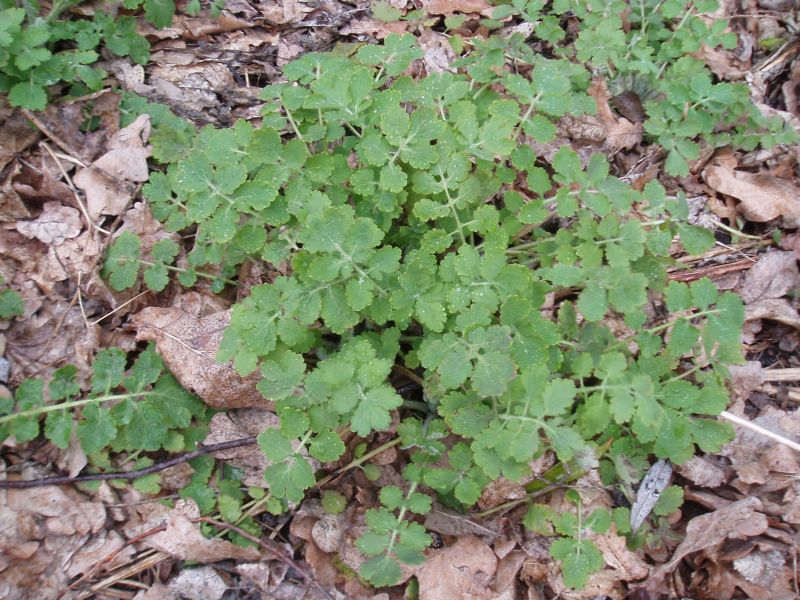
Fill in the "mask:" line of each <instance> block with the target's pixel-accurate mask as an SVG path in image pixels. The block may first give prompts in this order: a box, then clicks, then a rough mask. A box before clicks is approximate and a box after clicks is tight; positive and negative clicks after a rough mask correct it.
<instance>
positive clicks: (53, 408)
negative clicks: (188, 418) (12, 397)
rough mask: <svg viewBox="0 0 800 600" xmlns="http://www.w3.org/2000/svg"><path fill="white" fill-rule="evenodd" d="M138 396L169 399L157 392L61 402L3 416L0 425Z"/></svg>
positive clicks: (0, 418)
mask: <svg viewBox="0 0 800 600" xmlns="http://www.w3.org/2000/svg"><path fill="white" fill-rule="evenodd" d="M139 396H161V397H163V398H167V399H169V396H167V395H166V394H160V393H158V392H134V393H130V394H112V395H110V396H97V397H95V398H84V399H83V400H73V401H71V402H62V403H61V404H53V405H51V406H38V407H36V408H31V409H28V410H23V411H20V412H17V413H14V414H11V415H4V416H2V417H0V425H2V424H3V423H8V422H9V421H13V420H14V419H16V418H18V417H33V416H38V415H43V414H45V413H49V412H55V411H57V410H63V409H65V408H76V407H78V406H85V405H87V404H92V403H94V402H97V403H102V402H111V401H113V400H125V399H126V398H137V397H139Z"/></svg>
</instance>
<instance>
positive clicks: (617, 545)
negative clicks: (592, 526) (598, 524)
mask: <svg viewBox="0 0 800 600" xmlns="http://www.w3.org/2000/svg"><path fill="white" fill-rule="evenodd" d="M592 541H593V542H594V544H595V546H597V549H598V550H600V552H601V553H602V554H603V559H604V560H605V561H606V566H607V567H610V568H611V569H612V570H613V573H614V577H615V578H616V580H617V581H635V580H638V579H644V578H645V577H647V575H648V573H650V566H649V565H648V564H647V563H646V562H644V561H643V560H642V559H641V558H639V556H637V555H636V554H635V553H633V552H631V551H630V550H628V546H627V541H626V540H625V537H624V536H620V535H617V534H616V533H605V534H602V535H597V536H594V537H593V538H592Z"/></svg>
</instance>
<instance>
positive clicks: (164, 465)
mask: <svg viewBox="0 0 800 600" xmlns="http://www.w3.org/2000/svg"><path fill="white" fill-rule="evenodd" d="M256 443H257V441H256V436H254V435H252V436H250V437H246V438H240V439H238V440H230V441H227V442H220V443H218V444H208V445H205V444H200V445H199V447H198V448H197V450H192V451H191V452H187V453H186V454H181V455H180V456H176V457H175V458H171V459H169V460H165V461H164V462H160V463H156V464H154V465H151V466H149V467H146V468H144V469H138V470H136V471H121V472H117V473H92V474H90V475H78V476H77V477H68V476H63V477H45V478H44V479H31V480H29V481H23V480H16V481H0V489H15V490H19V489H27V488H35V487H42V486H46V485H70V484H73V483H80V482H83V481H107V480H109V479H138V478H140V477H144V476H145V475H150V474H151V473H158V472H159V471H163V470H164V469H169V468H170V467H174V466H175V465H180V464H183V463H185V462H188V461H190V460H192V459H193V458H197V457H198V456H203V455H205V454H212V453H214V452H219V451H221V450H230V449H231V448H241V447H243V446H253V445H255V444H256Z"/></svg>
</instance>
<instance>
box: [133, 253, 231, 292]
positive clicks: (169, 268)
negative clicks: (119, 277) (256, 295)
mask: <svg viewBox="0 0 800 600" xmlns="http://www.w3.org/2000/svg"><path fill="white" fill-rule="evenodd" d="M129 260H136V262H138V263H139V264H141V265H144V266H146V267H157V266H159V265H160V266H162V267H164V268H165V269H166V270H167V271H174V272H176V273H189V272H190V271H191V269H182V268H181V267H173V266H172V265H165V264H164V263H153V262H150V261H148V260H142V259H141V258H137V259H129ZM193 272H194V274H195V275H197V276H198V277H202V278H204V279H211V280H212V281H214V280H217V279H219V280H220V281H224V282H225V283H227V284H229V285H234V286H236V287H242V284H241V283H239V282H238V281H234V280H233V279H226V278H225V277H219V276H218V275H213V274H211V273H204V272H203V271H193Z"/></svg>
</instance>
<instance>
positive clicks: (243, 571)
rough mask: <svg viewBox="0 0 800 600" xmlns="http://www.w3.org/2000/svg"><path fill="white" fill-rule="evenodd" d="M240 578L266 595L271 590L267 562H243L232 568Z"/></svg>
mask: <svg viewBox="0 0 800 600" xmlns="http://www.w3.org/2000/svg"><path fill="white" fill-rule="evenodd" d="M233 570H234V571H236V572H237V573H238V574H239V575H241V577H242V579H243V580H244V581H246V582H247V583H249V584H250V585H251V586H253V587H255V588H256V589H257V590H258V591H259V592H261V593H262V594H265V595H267V597H269V596H268V594H270V593H271V592H272V587H273V586H272V584H271V582H270V568H269V564H268V563H244V564H240V565H236V566H235V567H234V568H233Z"/></svg>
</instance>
